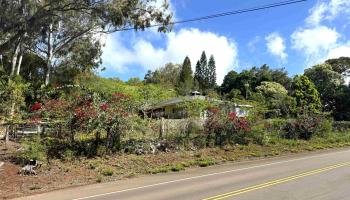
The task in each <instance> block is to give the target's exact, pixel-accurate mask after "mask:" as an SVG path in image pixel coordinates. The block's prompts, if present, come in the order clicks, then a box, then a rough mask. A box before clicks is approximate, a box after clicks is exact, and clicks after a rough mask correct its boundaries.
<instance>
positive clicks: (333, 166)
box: [203, 161, 350, 200]
mask: <svg viewBox="0 0 350 200" xmlns="http://www.w3.org/2000/svg"><path fill="white" fill-rule="evenodd" d="M348 165H350V161H349V162H344V163H339V164H336V165H331V166H328V167H324V168H320V169H315V170H312V171H309V172H304V173H301V174H297V175H294V176H289V177H286V178H281V179H277V180H273V181H269V182H266V183H262V184H258V185H255V186H250V187H247V188H243V189H239V190H235V191H232V192H228V193H224V194H221V195H217V196H213V197H209V198H206V199H203V200H219V199H224V198H227V197H232V196H236V195H239V194H243V193H247V192H250V191H253V190H258V189H262V188H266V187H270V186H273V185H277V184H281V183H284V182H288V181H292V180H295V179H299V178H302V177H306V176H311V175H314V174H318V173H321V172H326V171H329V170H332V169H336V168H339V167H344V166H348Z"/></svg>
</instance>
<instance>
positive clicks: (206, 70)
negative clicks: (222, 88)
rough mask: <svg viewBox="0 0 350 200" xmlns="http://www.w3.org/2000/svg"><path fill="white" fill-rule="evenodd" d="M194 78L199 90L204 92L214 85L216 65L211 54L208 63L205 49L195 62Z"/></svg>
mask: <svg viewBox="0 0 350 200" xmlns="http://www.w3.org/2000/svg"><path fill="white" fill-rule="evenodd" d="M194 80H195V81H196V82H197V83H198V87H199V90H200V91H201V92H202V93H204V94H207V92H208V90H212V89H214V88H215V87H216V66H215V59H214V56H213V55H211V56H210V59H209V63H208V60H207V56H206V54H205V51H203V52H202V55H201V58H200V59H199V61H198V62H197V64H196V71H195V74H194Z"/></svg>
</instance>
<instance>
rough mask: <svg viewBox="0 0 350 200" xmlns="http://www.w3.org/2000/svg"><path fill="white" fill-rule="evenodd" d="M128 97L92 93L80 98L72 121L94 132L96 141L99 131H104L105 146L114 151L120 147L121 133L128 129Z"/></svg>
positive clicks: (117, 94)
mask: <svg viewBox="0 0 350 200" xmlns="http://www.w3.org/2000/svg"><path fill="white" fill-rule="evenodd" d="M129 110H131V108H130V103H129V97H128V96H126V95H124V94H121V93H115V94H113V95H111V96H110V97H108V98H104V99H102V98H101V97H100V96H99V95H97V94H94V95H92V97H90V98H86V99H81V101H80V103H79V104H78V106H77V107H76V108H75V109H74V121H75V124H76V126H77V127H80V128H82V129H85V130H88V131H94V132H96V141H98V140H99V137H100V132H106V133H107V138H106V147H107V148H108V149H109V150H112V151H115V150H118V149H119V148H120V140H121V135H122V134H123V133H125V131H126V130H127V129H128V124H129V120H128V119H129V118H128V117H129Z"/></svg>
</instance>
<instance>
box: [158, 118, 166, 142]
mask: <svg viewBox="0 0 350 200" xmlns="http://www.w3.org/2000/svg"><path fill="white" fill-rule="evenodd" d="M164 131H165V130H164V118H163V117H162V118H161V120H160V130H159V138H163V135H164Z"/></svg>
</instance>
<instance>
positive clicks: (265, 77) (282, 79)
mask: <svg viewBox="0 0 350 200" xmlns="http://www.w3.org/2000/svg"><path fill="white" fill-rule="evenodd" d="M264 81H265V82H266V81H267V82H276V83H279V84H281V85H283V86H284V87H286V88H287V89H289V86H290V82H291V81H290V78H289V77H288V75H287V72H286V71H285V70H284V69H276V70H273V69H270V68H269V66H267V65H263V66H261V67H260V68H257V67H253V68H252V69H250V70H243V71H242V72H241V73H239V74H237V73H236V72H234V71H230V72H229V73H228V74H227V75H226V76H225V78H224V81H223V84H222V85H221V88H220V89H221V91H222V93H224V94H228V93H230V92H231V91H232V90H233V89H236V90H240V91H241V94H242V95H243V96H244V97H245V98H246V99H250V98H251V97H252V94H253V93H254V92H255V88H256V87H257V86H259V85H261V83H262V82H264ZM236 98H237V97H236Z"/></svg>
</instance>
